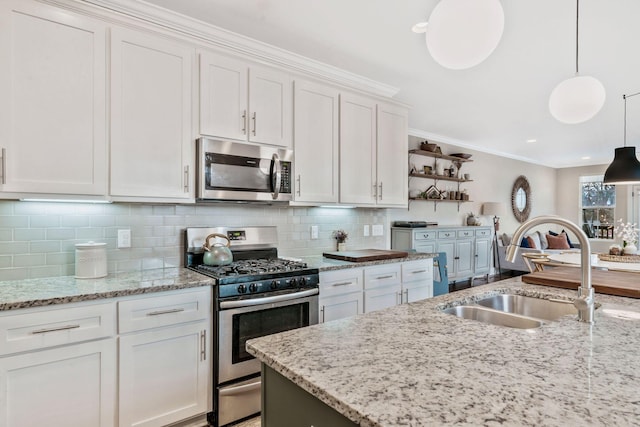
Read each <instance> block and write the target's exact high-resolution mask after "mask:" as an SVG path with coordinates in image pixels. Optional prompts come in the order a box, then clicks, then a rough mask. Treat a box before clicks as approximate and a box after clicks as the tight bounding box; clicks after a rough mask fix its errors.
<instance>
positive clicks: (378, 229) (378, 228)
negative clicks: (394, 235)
mask: <svg viewBox="0 0 640 427" xmlns="http://www.w3.org/2000/svg"><path fill="white" fill-rule="evenodd" d="M371 234H372V235H373V236H382V235H383V234H384V227H382V224H374V225H373V227H372V228H371Z"/></svg>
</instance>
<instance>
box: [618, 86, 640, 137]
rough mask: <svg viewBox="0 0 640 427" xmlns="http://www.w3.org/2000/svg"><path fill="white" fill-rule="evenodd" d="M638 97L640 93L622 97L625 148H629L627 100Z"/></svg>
mask: <svg viewBox="0 0 640 427" xmlns="http://www.w3.org/2000/svg"><path fill="white" fill-rule="evenodd" d="M636 95H640V92H636V93H632V94H631V95H622V99H624V137H623V139H622V141H623V142H624V147H626V146H627V98H631V97H632V96H636Z"/></svg>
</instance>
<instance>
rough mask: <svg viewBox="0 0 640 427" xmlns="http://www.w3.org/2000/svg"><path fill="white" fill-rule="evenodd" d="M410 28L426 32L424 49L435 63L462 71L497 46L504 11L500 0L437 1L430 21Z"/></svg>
mask: <svg viewBox="0 0 640 427" xmlns="http://www.w3.org/2000/svg"><path fill="white" fill-rule="evenodd" d="M412 30H413V32H415V33H425V39H426V43H427V49H428V50H429V53H430V54H431V56H432V57H433V59H434V60H435V61H436V62H437V63H438V64H440V65H442V66H443V67H445V68H449V69H452V70H462V69H466V68H471V67H473V66H475V65H478V64H479V63H481V62H482V61H484V60H485V59H487V58H488V57H489V55H491V53H492V52H493V51H494V50H495V48H496V47H497V46H498V43H499V42H500V39H501V38H502V32H503V30H504V11H503V10H502V4H501V3H500V0H440V2H439V3H438V4H437V5H436V7H435V8H434V9H433V11H432V12H431V15H430V16H429V22H428V23H427V22H421V23H418V24H416V25H414V26H413V28H412Z"/></svg>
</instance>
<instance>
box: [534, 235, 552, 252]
mask: <svg viewBox="0 0 640 427" xmlns="http://www.w3.org/2000/svg"><path fill="white" fill-rule="evenodd" d="M536 234H537V235H538V238H539V239H540V248H539V249H547V248H548V247H549V242H547V236H546V234H544V233H541V232H539V231H536Z"/></svg>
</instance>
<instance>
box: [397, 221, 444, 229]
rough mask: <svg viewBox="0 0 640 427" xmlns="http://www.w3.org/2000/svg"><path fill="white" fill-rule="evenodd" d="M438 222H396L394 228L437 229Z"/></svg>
mask: <svg viewBox="0 0 640 427" xmlns="http://www.w3.org/2000/svg"><path fill="white" fill-rule="evenodd" d="M437 225H438V223H437V222H427V221H394V222H393V226H394V227H403V228H424V227H435V226H437Z"/></svg>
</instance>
